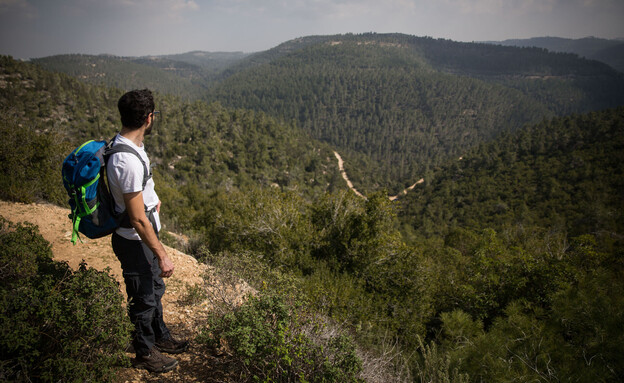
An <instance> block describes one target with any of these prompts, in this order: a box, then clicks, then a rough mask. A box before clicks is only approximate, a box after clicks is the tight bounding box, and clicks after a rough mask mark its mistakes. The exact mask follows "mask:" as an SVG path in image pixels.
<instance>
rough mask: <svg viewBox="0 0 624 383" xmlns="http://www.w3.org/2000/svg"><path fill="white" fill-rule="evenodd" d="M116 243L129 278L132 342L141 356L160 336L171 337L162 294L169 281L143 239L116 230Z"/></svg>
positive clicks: (114, 238) (127, 288)
mask: <svg viewBox="0 0 624 383" xmlns="http://www.w3.org/2000/svg"><path fill="white" fill-rule="evenodd" d="M112 243H113V251H114V252H115V255H116V256H117V258H118V259H119V261H120V262H121V269H122V270H123V277H124V281H125V282H126V292H127V293H128V314H129V316H130V321H131V322H132V323H133V324H134V333H133V340H132V344H133V346H134V349H135V351H136V354H137V356H142V355H147V354H149V350H150V349H151V348H152V347H153V346H154V343H155V341H156V340H161V339H168V338H169V337H170V334H169V330H168V329H167V326H166V325H165V322H164V321H163V308H162V304H161V298H162V296H163V295H164V294H165V283H164V282H163V280H162V278H161V277H160V273H161V270H160V267H159V266H158V260H157V259H156V256H155V255H154V253H152V251H151V250H150V249H149V248H148V247H147V246H146V245H145V244H144V243H143V241H133V240H129V239H125V238H123V237H121V236H119V235H117V234H116V233H113V238H112Z"/></svg>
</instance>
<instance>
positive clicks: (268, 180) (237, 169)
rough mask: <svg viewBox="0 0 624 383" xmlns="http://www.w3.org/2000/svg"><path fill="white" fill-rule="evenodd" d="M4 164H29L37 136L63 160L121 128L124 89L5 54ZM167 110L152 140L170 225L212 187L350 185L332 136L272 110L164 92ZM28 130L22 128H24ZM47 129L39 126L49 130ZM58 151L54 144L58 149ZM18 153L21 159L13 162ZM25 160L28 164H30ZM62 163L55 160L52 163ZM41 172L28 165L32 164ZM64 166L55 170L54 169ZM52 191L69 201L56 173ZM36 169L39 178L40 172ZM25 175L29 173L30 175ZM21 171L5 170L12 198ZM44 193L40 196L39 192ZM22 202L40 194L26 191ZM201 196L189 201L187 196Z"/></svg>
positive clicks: (0, 121) (317, 189) (162, 104)
mask: <svg viewBox="0 0 624 383" xmlns="http://www.w3.org/2000/svg"><path fill="white" fill-rule="evenodd" d="M0 75H1V76H2V83H0V84H1V88H0V108H2V110H3V112H4V113H3V115H2V116H1V117H0V128H1V133H2V137H3V140H2V143H1V144H2V148H0V149H1V150H0V151H1V152H2V153H3V154H2V155H3V156H4V157H3V158H4V160H3V164H2V165H0V167H1V166H6V167H8V166H11V165H10V164H13V163H14V164H23V159H24V157H23V156H25V155H27V153H28V155H32V156H35V157H36V156H38V153H37V152H34V151H32V150H26V149H23V150H22V151H21V152H20V151H16V150H15V149H16V148H25V147H26V146H27V145H29V144H32V143H34V142H39V141H41V140H43V141H45V142H41V143H39V144H38V145H40V147H41V148H42V149H43V148H45V149H46V150H50V151H51V153H50V161H58V162H59V163H60V161H62V159H63V158H64V156H65V155H66V153H69V151H70V150H71V147H72V146H73V147H75V146H78V145H80V144H81V143H82V142H84V141H86V140H88V139H109V138H111V137H112V136H113V135H114V134H115V133H116V132H117V131H118V129H119V122H118V119H119V117H118V112H117V111H116V102H117V101H116V100H117V99H118V97H119V96H120V95H121V94H122V91H120V90H118V89H111V88H104V87H101V86H94V85H90V84H85V83H84V82H80V81H77V80H75V79H73V78H71V77H68V76H66V75H63V74H59V73H52V72H47V71H44V70H42V69H41V68H39V67H38V66H35V65H33V64H30V63H23V62H17V61H15V60H12V59H10V58H8V57H2V58H0ZM156 103H157V105H158V109H159V110H161V112H162V116H163V119H162V121H161V122H160V123H159V124H158V125H157V126H156V128H155V129H154V133H153V134H152V135H151V136H150V137H148V139H147V141H146V146H147V148H148V151H149V153H150V155H151V156H152V159H153V160H152V163H153V164H154V165H155V168H154V171H155V177H156V179H157V181H158V182H157V184H159V185H160V190H158V193H159V195H161V198H164V199H165V200H166V201H168V202H169V206H171V209H172V214H170V215H169V217H170V221H169V222H166V223H167V224H169V225H173V226H172V227H170V228H172V229H173V228H180V227H188V225H189V221H190V220H191V219H192V216H193V214H194V213H195V212H196V211H198V210H201V208H202V207H201V204H202V203H203V202H201V201H205V199H206V198H207V196H208V195H210V194H211V193H214V192H217V191H219V190H232V189H237V188H248V187H251V186H259V187H274V188H284V189H293V190H298V191H299V192H300V193H302V194H305V195H307V196H312V195H315V194H318V193H322V192H324V191H326V190H331V189H333V188H345V187H346V185H345V184H344V181H343V180H342V179H341V177H340V174H339V172H338V167H337V163H336V159H335V157H334V155H333V153H332V151H331V149H330V147H329V146H328V145H326V144H322V143H320V142H318V141H314V140H312V139H310V138H309V137H308V136H307V135H305V134H303V133H302V132H301V131H299V130H297V129H296V128H295V127H293V126H290V125H286V124H283V123H278V122H277V121H275V120H274V119H272V118H270V117H268V116H267V115H265V114H263V113H254V112H251V111H245V110H231V109H225V108H224V107H222V106H220V105H219V104H216V103H213V104H206V103H204V102H200V101H196V102H186V101H181V100H179V99H177V98H175V97H172V96H169V95H163V94H158V93H157V94H156ZM20 126H21V127H27V129H26V130H23V129H22V134H21V135H18V134H17V132H18V131H19V130H18V128H19V127H20ZM42 132H43V133H45V134H40V133H42ZM52 153H54V154H53V155H52ZM13 161H15V162H13ZM22 166H23V165H22ZM51 166H53V165H51ZM31 170H32V171H34V169H31V168H30V169H29V168H24V170H23V171H25V172H27V171H31ZM52 174H56V173H52ZM49 177H51V178H50V180H51V181H50V182H45V183H44V184H45V185H46V187H47V188H51V189H50V190H47V191H42V190H40V188H36V189H35V190H37V192H38V193H43V194H45V197H44V198H45V199H48V200H50V201H52V202H55V203H58V204H61V203H64V200H65V197H64V196H63V194H64V192H63V191H62V190H61V189H62V186H61V184H60V183H56V182H55V183H53V182H52V181H56V179H55V178H54V177H53V176H52V175H50V176H49ZM32 178H36V177H35V176H34V175H33V177H32ZM24 182H25V183H28V182H30V181H29V180H26V179H25V180H24ZM11 183H13V179H12V178H10V177H9V178H5V179H0V184H3V185H7V186H6V187H4V188H3V193H4V194H3V196H4V197H5V198H15V196H16V195H20V192H19V191H18V190H15V191H11V190H12V189H15V186H14V185H13V186H11V187H9V185H10V184H11ZM42 196H43V195H42V194H40V195H39V196H36V197H35V199H34V200H36V198H40V197H42ZM20 198H26V199H20V200H23V201H32V199H30V200H29V199H28V198H32V197H24V196H21V197H20ZM190 200H193V201H196V202H197V204H196V205H195V206H189V204H188V201H190Z"/></svg>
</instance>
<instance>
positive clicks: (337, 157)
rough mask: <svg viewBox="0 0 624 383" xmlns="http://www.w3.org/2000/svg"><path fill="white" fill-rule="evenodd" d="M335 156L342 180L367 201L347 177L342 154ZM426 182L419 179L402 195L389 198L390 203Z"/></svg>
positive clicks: (335, 154) (336, 153) (335, 153)
mask: <svg viewBox="0 0 624 383" xmlns="http://www.w3.org/2000/svg"><path fill="white" fill-rule="evenodd" d="M334 156H336V159H338V169H339V170H340V174H341V175H342V178H343V179H344V180H345V181H346V182H347V186H348V187H349V189H351V190H353V192H354V193H355V194H356V195H358V196H360V197H362V198H364V199H366V196H365V195H363V194H362V193H360V192H359V191H358V190H357V189H356V188H355V187H354V186H353V182H351V180H350V179H349V177H348V176H347V172H346V171H345V169H344V161H343V160H342V157H341V156H340V154H338V152H336V151H334ZM423 182H425V179H424V178H421V179H419V180H418V181H416V183H414V184H413V185H412V186H410V187H408V188H407V189H404V190H403V191H402V192H401V193H399V194H397V195H394V196H388V198H389V199H390V201H394V200H396V199H397V198H399V197H400V196H402V195H406V194H407V192H408V191H410V190H412V189H414V188H415V187H416V185H418V184H421V183H423Z"/></svg>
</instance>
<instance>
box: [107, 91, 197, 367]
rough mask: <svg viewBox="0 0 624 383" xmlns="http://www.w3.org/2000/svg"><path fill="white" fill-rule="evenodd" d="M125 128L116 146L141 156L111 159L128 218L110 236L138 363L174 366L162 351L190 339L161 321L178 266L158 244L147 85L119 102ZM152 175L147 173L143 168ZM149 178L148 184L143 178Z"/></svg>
mask: <svg viewBox="0 0 624 383" xmlns="http://www.w3.org/2000/svg"><path fill="white" fill-rule="evenodd" d="M117 107H118V108H119V114H120V115H121V123H122V129H121V131H120V132H119V134H117V136H115V138H114V139H113V144H112V147H113V148H114V147H115V145H118V144H124V145H127V146H129V147H130V148H132V149H134V150H135V151H136V152H137V154H138V155H139V156H140V159H139V157H137V155H135V154H133V153H127V152H117V153H113V154H110V156H108V158H107V167H106V169H107V174H108V182H109V186H110V190H111V194H112V195H113V198H114V200H115V211H116V212H117V213H121V212H123V211H126V212H127V217H126V219H125V221H124V222H122V224H121V227H119V228H118V229H117V230H116V231H115V232H114V233H113V236H112V245H113V251H114V252H115V255H116V256H117V258H118V259H119V261H120V262H121V268H122V270H123V277H124V281H125V283H126V292H127V293H128V313H129V316H130V320H131V321H132V323H133V324H134V327H135V329H134V332H133V340H132V345H133V346H134V350H135V352H136V359H135V361H134V365H135V367H137V368H145V369H147V370H148V371H151V372H166V371H170V370H172V369H174V368H175V367H176V366H177V365H178V361H177V360H176V359H174V358H170V357H167V356H165V355H163V354H161V353H160V351H162V352H167V353H170V354H178V353H181V352H184V351H186V349H187V348H188V342H186V341H178V340H175V339H174V338H173V337H172V336H171V334H170V332H169V330H168V329H167V326H166V325H165V322H164V321H163V308H162V304H161V298H162V296H163V294H164V293H165V284H164V281H163V280H162V278H168V277H170V276H171V275H172V274H173V270H174V266H173V263H172V262H171V260H170V259H169V257H168V256H167V253H166V252H165V248H164V247H163V245H162V244H161V243H160V240H159V238H158V231H159V230H160V218H159V215H158V214H159V212H160V200H159V199H158V196H157V195H156V192H155V191H154V181H153V180H152V178H151V171H150V170H149V169H150V162H149V158H148V157H147V154H146V152H145V146H144V145H143V140H144V139H145V136H147V135H149V134H150V133H151V131H152V128H153V126H154V122H155V120H156V118H157V114H158V112H156V111H154V99H153V97H152V92H151V91H149V90H148V89H143V90H133V91H131V92H128V93H126V94H124V95H123V96H122V97H121V98H120V99H119V102H118V104H117ZM146 171H147V172H148V175H147V176H145V172H146ZM145 179H147V182H145Z"/></svg>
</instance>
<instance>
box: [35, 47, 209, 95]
mask: <svg viewBox="0 0 624 383" xmlns="http://www.w3.org/2000/svg"><path fill="white" fill-rule="evenodd" d="M32 62H34V63H36V64H38V65H40V66H41V67H43V68H44V69H46V70H49V71H54V72H60V73H65V74H68V75H70V76H72V77H75V78H77V79H79V80H81V81H84V82H87V83H89V84H97V85H104V86H107V87H111V88H119V89H124V90H130V89H137V88H141V89H142V88H150V89H152V90H155V91H158V92H160V93H166V94H170V95H174V96H178V97H180V98H183V99H198V98H201V97H202V95H203V94H204V93H205V92H206V82H207V80H206V78H207V77H208V73H207V72H206V71H205V70H204V69H203V68H201V67H199V66H197V65H193V64H189V63H186V62H182V61H173V60H169V59H167V58H158V57H152V58H149V57H143V58H132V57H117V56H110V55H99V56H93V55H79V54H72V55H57V56H49V57H44V58H39V59H33V60H32Z"/></svg>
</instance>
